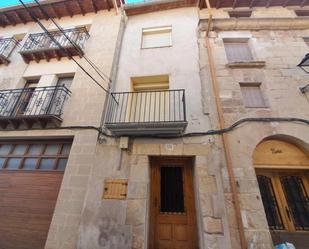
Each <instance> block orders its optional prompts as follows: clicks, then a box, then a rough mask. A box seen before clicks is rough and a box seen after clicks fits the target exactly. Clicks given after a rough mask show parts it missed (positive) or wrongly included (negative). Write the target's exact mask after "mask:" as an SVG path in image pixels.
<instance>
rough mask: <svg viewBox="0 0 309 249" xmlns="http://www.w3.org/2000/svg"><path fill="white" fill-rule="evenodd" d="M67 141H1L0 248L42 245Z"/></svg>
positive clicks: (28, 248) (29, 248)
mask: <svg viewBox="0 0 309 249" xmlns="http://www.w3.org/2000/svg"><path fill="white" fill-rule="evenodd" d="M70 147H71V144H70V142H29V143H14V144H13V143H1V144H0V248H1V249H43V248H44V245H45V242H46V238H47V234H48V230H49V226H50V223H51V219H52V216H53V212H54V208H55V204H56V200H57V196H58V192H59V188H60V185H61V181H62V177H63V172H64V169H65V166H66V162H67V159H68V155H69V151H70Z"/></svg>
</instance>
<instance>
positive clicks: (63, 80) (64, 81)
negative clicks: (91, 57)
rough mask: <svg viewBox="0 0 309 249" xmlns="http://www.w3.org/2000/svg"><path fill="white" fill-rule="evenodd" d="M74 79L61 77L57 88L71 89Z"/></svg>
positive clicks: (72, 77)
mask: <svg viewBox="0 0 309 249" xmlns="http://www.w3.org/2000/svg"><path fill="white" fill-rule="evenodd" d="M73 79H74V76H69V77H59V78H58V81H57V86H65V87H66V88H67V89H70V88H71V85H72V82H73Z"/></svg>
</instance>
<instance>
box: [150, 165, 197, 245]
mask: <svg viewBox="0 0 309 249" xmlns="http://www.w3.org/2000/svg"><path fill="white" fill-rule="evenodd" d="M151 180H152V182H151V190H152V192H151V216H150V221H151V225H150V226H151V227H150V249H197V248H198V241H197V230H196V215H195V205H194V191H193V177H192V163H191V160H175V159H154V160H153V162H152V168H151Z"/></svg>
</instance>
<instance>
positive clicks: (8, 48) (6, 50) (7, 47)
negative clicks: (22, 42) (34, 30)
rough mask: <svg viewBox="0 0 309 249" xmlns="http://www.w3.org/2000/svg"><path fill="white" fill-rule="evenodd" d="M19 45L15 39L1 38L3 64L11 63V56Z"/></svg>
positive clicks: (0, 48) (0, 51)
mask: <svg viewBox="0 0 309 249" xmlns="http://www.w3.org/2000/svg"><path fill="white" fill-rule="evenodd" d="M17 44H18V42H17V41H16V40H15V39H14V38H0V56H1V63H3V64H8V63H9V56H10V54H11V53H12V51H13V50H14V48H15V47H16V45H17Z"/></svg>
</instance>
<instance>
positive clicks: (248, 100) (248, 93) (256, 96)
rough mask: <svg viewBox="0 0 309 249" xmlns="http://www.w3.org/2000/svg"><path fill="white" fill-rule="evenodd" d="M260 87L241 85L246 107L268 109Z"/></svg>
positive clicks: (253, 84)
mask: <svg viewBox="0 0 309 249" xmlns="http://www.w3.org/2000/svg"><path fill="white" fill-rule="evenodd" d="M260 85H261V84H260V83H240V90H241V93H242V96H243V100H244V105H245V107H248V108H265V107H267V105H266V102H265V99H264V97H263V94H262V91H261V88H260Z"/></svg>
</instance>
